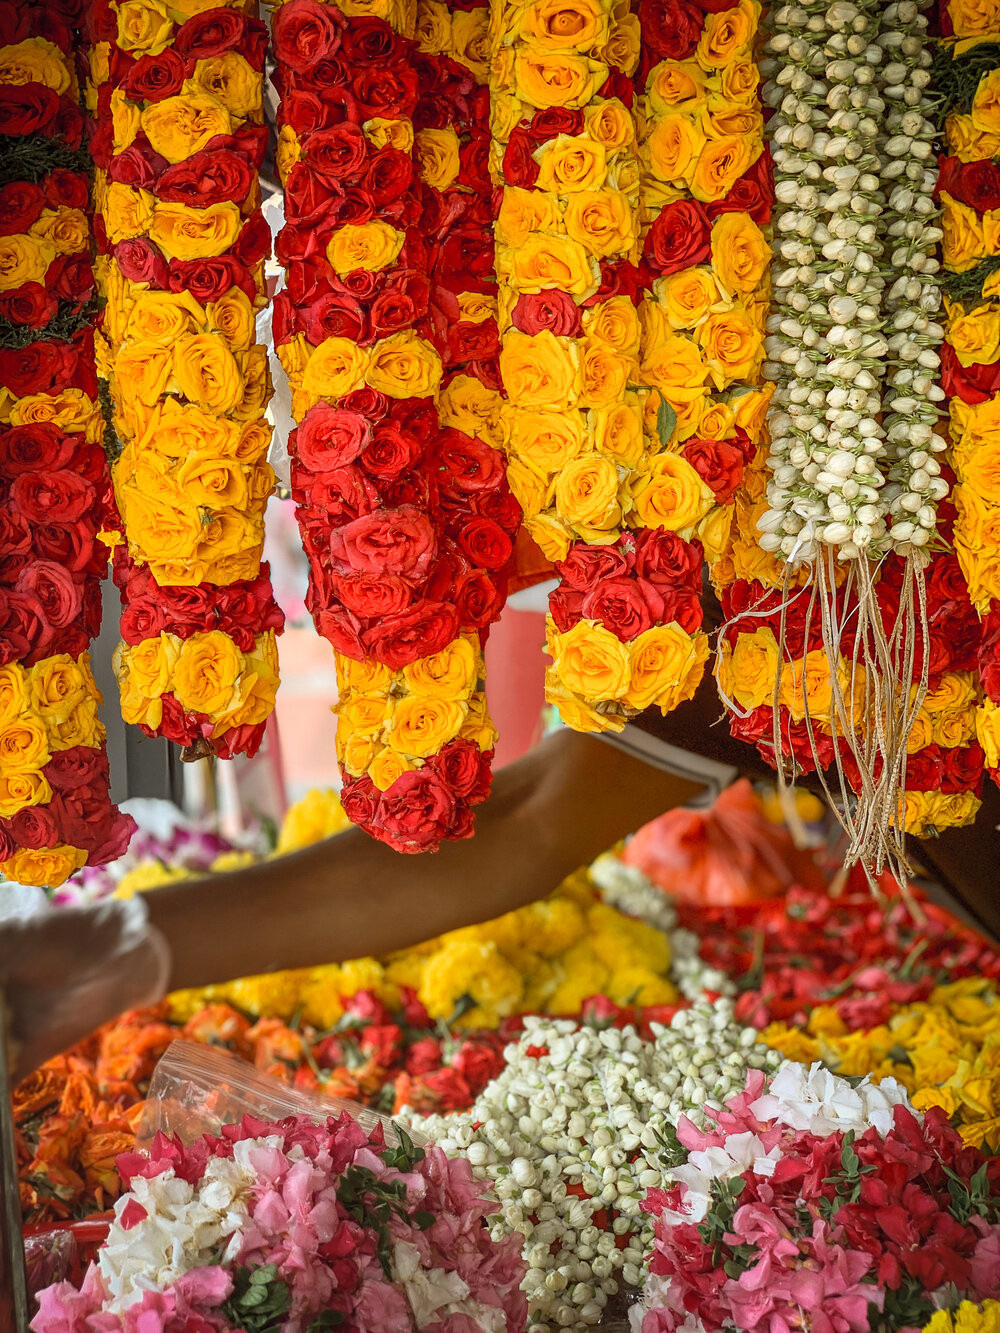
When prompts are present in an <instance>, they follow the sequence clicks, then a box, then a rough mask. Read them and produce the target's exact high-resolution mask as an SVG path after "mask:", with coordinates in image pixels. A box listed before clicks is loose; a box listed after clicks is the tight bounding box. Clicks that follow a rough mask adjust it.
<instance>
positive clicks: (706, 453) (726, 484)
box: [682, 440, 746, 505]
mask: <svg viewBox="0 0 1000 1333" xmlns="http://www.w3.org/2000/svg"><path fill="white" fill-rule="evenodd" d="M682 455H683V457H684V458H686V459H687V461H688V462H689V463H690V464H691V466H692V467H693V468H694V470H695V472H697V473H698V476H699V477H701V479H702V481H703V482H704V483H705V485H706V486H708V487H709V488H710V489H711V490H712V491H713V492H714V493H715V503H716V504H719V505H727V504H730V503H731V502H732V499H733V496H734V495H735V494H736V488H737V487H738V486H739V484H740V482H741V481H742V480H743V469H744V467H745V466H746V460H745V458H744V454H743V450H742V449H740V448H738V447H737V446H736V445H735V444H730V443H729V442H728V440H689V441H688V442H687V444H686V445H685V446H684V448H683V450H682Z"/></svg>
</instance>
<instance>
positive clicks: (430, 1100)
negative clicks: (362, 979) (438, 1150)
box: [398, 839, 473, 1113]
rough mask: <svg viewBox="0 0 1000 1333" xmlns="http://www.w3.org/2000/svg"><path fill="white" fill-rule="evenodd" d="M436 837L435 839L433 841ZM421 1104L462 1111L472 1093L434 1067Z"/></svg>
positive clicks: (454, 1073) (452, 1072) (454, 1077)
mask: <svg viewBox="0 0 1000 1333" xmlns="http://www.w3.org/2000/svg"><path fill="white" fill-rule="evenodd" d="M436 841H437V839H435V842H436ZM398 850H399V851H413V852H419V851H423V850H424V848H423V847H400V848H399V849H398ZM414 1096H418V1097H419V1098H420V1099H421V1105H425V1106H426V1109H427V1110H431V1109H434V1110H437V1111H440V1112H442V1113H444V1112H446V1111H462V1110H464V1109H465V1108H466V1107H467V1106H469V1105H471V1103H472V1098H473V1093H472V1089H471V1088H470V1087H469V1085H468V1083H466V1081H465V1079H464V1078H463V1077H462V1076H461V1074H459V1073H458V1071H457V1070H455V1069H447V1068H445V1069H436V1070H434V1072H433V1073H431V1074H428V1075H427V1077H426V1078H424V1079H422V1080H421V1086H420V1091H419V1093H414Z"/></svg>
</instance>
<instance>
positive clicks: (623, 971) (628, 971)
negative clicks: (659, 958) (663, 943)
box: [607, 964, 677, 1005]
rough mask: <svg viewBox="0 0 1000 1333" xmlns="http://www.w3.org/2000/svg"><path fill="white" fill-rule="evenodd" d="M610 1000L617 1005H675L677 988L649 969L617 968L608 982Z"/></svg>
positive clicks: (632, 966) (633, 966)
mask: <svg viewBox="0 0 1000 1333" xmlns="http://www.w3.org/2000/svg"><path fill="white" fill-rule="evenodd" d="M607 994H608V999H609V1000H614V1002H615V1004H640V1005H651V1004H673V1003H674V1001H675V1000H676V999H677V988H676V987H675V986H674V985H672V984H671V982H670V981H668V980H667V978H666V977H663V976H660V975H659V974H658V973H657V972H654V971H652V970H651V969H650V968H648V967H636V966H635V965H634V964H633V965H631V966H626V967H616V968H615V969H614V970H613V971H612V973H611V978H610V980H609V981H608V991H607Z"/></svg>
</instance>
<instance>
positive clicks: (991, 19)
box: [948, 0, 1000, 37]
mask: <svg viewBox="0 0 1000 1333" xmlns="http://www.w3.org/2000/svg"><path fill="white" fill-rule="evenodd" d="M948 17H949V18H950V19H951V26H952V31H953V32H954V34H955V36H956V37H993V36H994V34H996V33H997V32H1000V9H998V7H997V3H996V0H951V3H950V4H949V5H948Z"/></svg>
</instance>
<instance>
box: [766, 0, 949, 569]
mask: <svg viewBox="0 0 1000 1333" xmlns="http://www.w3.org/2000/svg"><path fill="white" fill-rule="evenodd" d="M925 26H926V25H925V23H924V20H923V16H922V14H921V13H920V11H919V8H918V6H917V4H915V3H913V0H898V3H895V4H892V5H890V6H889V7H888V8H886V9H884V10H883V5H882V0H832V3H826V2H825V0H801V2H799V0H795V2H794V3H790V4H785V5H781V6H779V7H778V8H777V10H776V11H775V13H774V14H773V17H772V19H771V28H772V31H771V37H770V40H769V42H768V47H767V60H766V61H765V65H764V68H765V72H766V73H767V74H768V76H769V79H770V81H769V82H768V84H767V85H766V87H765V90H764V98H765V101H767V103H768V104H769V105H770V106H772V107H773V108H774V109H775V114H774V116H773V118H772V120H771V122H770V125H769V133H770V135H771V137H772V152H773V157H774V169H775V193H776V199H777V206H776V209H775V214H774V225H775V232H776V236H775V261H774V265H773V269H772V280H773V299H772V314H771V316H770V318H769V321H768V336H767V338H766V340H765V355H766V358H767V360H766V363H765V367H764V374H765V377H766V378H768V379H773V380H774V382H775V385H776V391H775V395H774V399H773V402H772V407H771V413H770V423H769V424H770V429H771V436H772V443H771V454H770V462H771V468H772V473H773V475H772V478H771V481H770V484H769V487H768V501H769V506H770V508H769V511H768V512H767V513H766V514H765V515H764V516H763V518H762V519H761V522H760V527H761V530H762V534H763V535H762V536H761V539H760V544H761V546H762V548H763V549H764V550H767V551H772V552H775V553H778V554H780V555H781V556H783V557H784V558H785V559H786V560H791V561H793V562H798V561H814V560H815V559H816V557H817V556H818V554H819V552H820V550H821V548H822V547H823V546H832V547H835V548H837V549H838V553H839V555H840V557H841V558H844V559H848V558H853V557H856V556H858V555H860V554H862V553H866V554H868V553H878V552H879V551H881V550H885V549H887V548H888V546H889V545H890V544H892V543H895V545H896V546H898V547H903V548H905V549H906V550H909V549H912V548H913V547H919V546H922V545H926V543H927V541H928V540H929V536H930V533H931V532H932V531H933V527H934V513H933V508H932V505H933V502H935V501H936V500H937V499H938V498H940V496H941V494H942V491H941V487H942V486H943V485H944V483H943V482H942V481H941V480H940V477H939V472H940V469H939V467H938V465H937V463H936V460H935V459H934V457H933V454H934V452H936V451H937V448H938V446H937V444H936V443H935V440H936V437H935V436H934V434H933V422H934V419H935V415H936V414H935V410H934V408H933V400H934V398H935V396H936V391H935V389H934V385H933V375H934V371H935V369H936V368H937V365H938V360H937V353H936V352H935V351H934V344H935V343H938V342H940V339H941V337H942V336H943V330H942V329H941V327H940V326H939V325H938V324H936V323H934V322H933V318H932V317H933V315H934V314H935V313H936V311H937V309H938V303H939V301H940V293H939V291H938V287H937V281H936V277H935V275H936V273H937V270H938V264H937V260H936V259H935V258H934V256H933V253H932V252H933V248H934V245H935V244H936V242H937V241H938V240H939V239H940V235H941V233H940V230H939V229H938V228H937V227H936V226H935V225H934V223H935V216H934V214H935V210H934V206H933V201H932V200H931V199H930V191H931V189H932V188H933V179H934V177H933V153H932V142H931V140H932V134H931V128H930V124H929V121H928V120H927V117H926V116H925V114H924V108H923V91H924V88H925V87H926V82H927V80H926V77H925V76H926V68H925V65H926V64H927V63H929V57H928V55H927V52H926V51H925V49H924V43H923V31H924V27H925ZM887 106H888V107H889V108H890V109H889V111H888V112H887ZM890 191H891V193H889V192H890ZM883 395H885V400H884V401H883ZM887 432H889V433H890V438H889V440H888V443H887V439H886V436H887ZM941 447H943V445H942V446H941ZM890 472H891V474H892V481H891V484H890V486H888V487H887V486H886V479H887V476H888V475H889V474H890ZM904 486H905V489H903V487H904ZM910 497H919V503H916V500H915V499H913V498H910ZM904 499H905V504H904ZM914 506H915V507H914ZM928 511H929V516H928ZM890 513H892V515H893V517H894V518H895V519H897V520H898V521H897V522H895V523H894V531H893V533H892V535H891V537H890V535H889V530H888V518H889V515H890ZM911 516H912V517H911Z"/></svg>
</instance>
